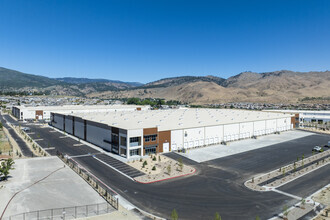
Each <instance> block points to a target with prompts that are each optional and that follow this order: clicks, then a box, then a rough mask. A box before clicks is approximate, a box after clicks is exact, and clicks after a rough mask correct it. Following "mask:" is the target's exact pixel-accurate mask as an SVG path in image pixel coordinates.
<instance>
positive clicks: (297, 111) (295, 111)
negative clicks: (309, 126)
mask: <svg viewBox="0 0 330 220" xmlns="http://www.w3.org/2000/svg"><path fill="white" fill-rule="evenodd" d="M264 111H267V112H285V113H287V112H288V113H305V114H330V111H322V110H320V111H317V110H291V109H290V110H286V109H283V110H279V109H275V110H264Z"/></svg>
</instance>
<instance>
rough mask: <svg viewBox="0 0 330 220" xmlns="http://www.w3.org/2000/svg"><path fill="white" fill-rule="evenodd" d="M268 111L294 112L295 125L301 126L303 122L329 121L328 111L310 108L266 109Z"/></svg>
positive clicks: (321, 122)
mask: <svg viewBox="0 0 330 220" xmlns="http://www.w3.org/2000/svg"><path fill="white" fill-rule="evenodd" d="M266 111H268V112H282V113H290V114H295V116H296V122H297V126H298V124H299V126H301V127H303V125H304V123H306V122H307V123H310V122H316V123H319V124H323V123H330V111H311V110H266Z"/></svg>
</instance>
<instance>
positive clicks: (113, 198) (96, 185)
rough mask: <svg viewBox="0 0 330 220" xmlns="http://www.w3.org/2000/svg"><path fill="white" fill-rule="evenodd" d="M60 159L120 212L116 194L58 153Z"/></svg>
mask: <svg viewBox="0 0 330 220" xmlns="http://www.w3.org/2000/svg"><path fill="white" fill-rule="evenodd" d="M57 155H58V157H59V158H60V159H61V160H62V161H63V162H64V163H66V164H67V165H68V166H69V167H70V168H71V169H72V170H73V171H75V172H76V173H77V174H78V175H79V176H81V177H82V178H83V179H84V180H85V181H86V182H87V183H88V184H89V185H91V186H92V187H93V189H94V190H95V191H96V192H98V193H99V194H100V195H101V196H102V197H103V198H104V199H105V200H106V201H107V202H108V203H109V204H110V205H111V206H112V207H113V208H115V209H116V210H118V198H117V197H116V194H115V193H113V192H111V191H108V190H106V189H105V188H103V187H102V184H101V183H100V182H99V181H97V180H96V179H94V177H92V176H91V175H89V174H88V172H87V171H86V170H84V169H82V168H80V166H78V165H77V164H76V163H75V162H73V161H72V160H70V159H68V158H67V157H65V156H64V155H63V154H62V153H61V152H59V151H57Z"/></svg>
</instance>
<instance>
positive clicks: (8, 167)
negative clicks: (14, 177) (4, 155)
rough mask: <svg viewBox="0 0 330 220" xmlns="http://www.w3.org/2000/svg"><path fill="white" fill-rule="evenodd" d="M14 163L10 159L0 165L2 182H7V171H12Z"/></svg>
mask: <svg viewBox="0 0 330 220" xmlns="http://www.w3.org/2000/svg"><path fill="white" fill-rule="evenodd" d="M14 163H15V162H14V161H13V159H11V158H9V159H8V160H6V161H4V162H2V163H1V167H0V174H1V175H3V178H4V180H7V178H8V175H9V171H10V170H13V169H14V168H13V167H12V166H13V164H14Z"/></svg>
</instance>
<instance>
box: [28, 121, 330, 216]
mask: <svg viewBox="0 0 330 220" xmlns="http://www.w3.org/2000/svg"><path fill="white" fill-rule="evenodd" d="M29 127H31V128H32V132H34V133H35V134H34V135H36V136H35V138H38V139H43V140H41V141H38V143H40V144H41V146H43V147H45V148H49V146H51V147H55V148H56V149H59V150H60V151H61V152H63V153H68V154H69V155H82V154H86V153H93V152H92V150H94V149H92V148H89V147H88V146H79V147H74V146H73V144H76V143H79V142H77V141H75V140H73V139H70V138H60V137H61V136H63V135H62V134H60V133H57V132H49V131H50V129H49V128H40V127H39V126H29ZM328 140H330V136H328V135H320V134H315V135H312V136H309V137H305V138H300V139H296V140H293V141H288V142H285V143H280V144H276V145H273V146H270V147H265V148H261V149H257V150H253V151H249V152H244V153H240V154H237V155H232V156H229V157H225V158H220V159H216V160H212V161H208V162H204V163H200V164H198V163H196V162H194V161H191V160H188V159H186V158H183V161H184V163H189V164H190V165H192V166H194V167H195V168H196V169H197V173H196V174H195V175H192V176H187V177H182V178H177V179H173V180H169V181H163V182H158V183H153V184H139V183H137V182H134V181H132V180H130V179H128V178H126V177H124V176H122V175H121V174H119V173H117V172H116V171H114V170H113V169H111V168H109V167H108V166H106V165H104V164H103V163H100V162H98V161H97V160H95V159H94V158H93V157H92V156H84V157H76V158H74V159H75V160H76V161H78V162H79V163H80V164H81V165H83V166H84V167H86V168H87V169H88V170H89V171H91V172H92V173H93V174H94V175H95V176H97V177H98V178H99V179H101V180H102V181H103V182H104V183H105V184H107V185H108V186H110V187H112V188H113V189H114V190H115V191H117V192H118V193H119V194H120V195H122V196H123V197H125V198H126V199H127V200H128V201H130V202H131V203H133V204H134V205H136V206H137V207H139V208H141V209H143V210H145V211H148V212H151V213H153V214H155V215H159V216H162V217H166V218H170V214H171V211H172V210H173V209H174V208H175V209H176V210H177V212H178V215H179V219H212V218H213V216H214V213H215V212H219V213H220V215H221V217H222V218H223V219H255V217H256V216H257V215H258V216H259V217H261V219H267V218H270V217H272V216H273V215H275V214H277V213H280V212H282V209H283V206H284V205H288V206H291V205H293V204H295V203H297V202H298V201H297V200H295V199H293V198H291V197H287V196H284V195H282V194H278V193H275V192H254V191H251V190H249V189H247V188H246V187H245V186H244V185H243V183H244V182H245V181H246V180H247V179H250V178H251V177H253V176H257V175H259V174H261V173H265V172H267V171H270V170H273V169H275V168H278V167H280V166H283V165H286V164H288V163H291V162H293V161H295V160H296V159H297V156H299V157H301V156H302V154H304V155H305V157H308V156H309V155H311V154H312V152H311V149H312V148H313V146H314V145H321V144H324V143H326V142H327V141H328ZM53 151H54V150H53ZM169 156H171V157H176V158H177V157H178V155H176V154H173V153H171V154H169ZM327 173H328V170H327V169H320V171H319V172H315V174H313V175H314V176H313V178H311V179H309V178H308V175H306V177H305V178H306V179H308V180H307V181H308V183H307V184H308V190H307V192H308V193H309V192H311V193H312V192H314V191H317V190H318V189H319V188H320V187H321V186H322V185H323V184H315V183H316V182H319V181H318V178H319V177H323V176H324V175H328V174H327ZM302 178H304V177H302ZM298 180H299V181H298ZM298 180H297V181H293V182H291V183H290V184H292V188H295V190H296V191H294V192H293V193H296V194H297V195H300V194H301V193H302V192H304V191H305V185H306V182H305V181H303V179H302V180H301V181H300V179H298ZM327 181H328V179H325V180H324V183H325V182H327ZM322 182H323V181H322ZM289 188H290V187H289ZM289 191H290V189H289ZM290 192H291V191H290Z"/></svg>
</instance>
